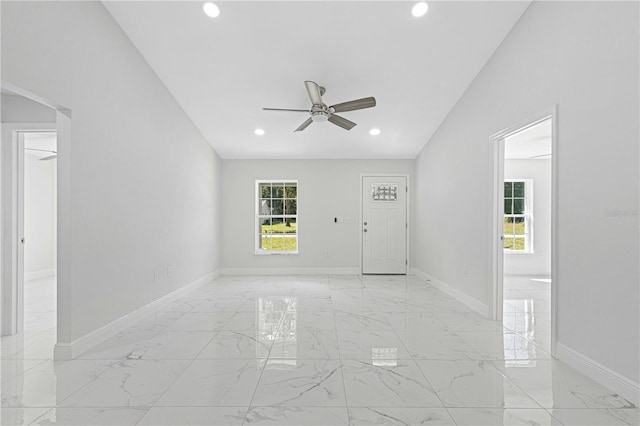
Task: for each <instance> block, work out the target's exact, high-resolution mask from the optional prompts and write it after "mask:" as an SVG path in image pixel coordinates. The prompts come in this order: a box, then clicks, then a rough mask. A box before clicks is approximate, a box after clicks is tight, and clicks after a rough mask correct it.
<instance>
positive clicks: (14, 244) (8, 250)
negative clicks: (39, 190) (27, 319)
mask: <svg viewBox="0 0 640 426" xmlns="http://www.w3.org/2000/svg"><path fill="white" fill-rule="evenodd" d="M45 131H47V132H55V131H56V124H55V123H3V124H2V140H3V143H2V148H1V151H0V157H1V158H2V164H1V166H0V169H1V170H2V211H3V213H4V214H5V216H4V217H3V218H2V231H1V233H2V247H1V248H0V252H1V253H2V254H1V257H2V262H1V263H2V283H3V285H2V335H3V336H4V335H9V334H15V333H19V332H21V331H22V330H23V316H24V315H23V314H24V313H23V307H24V298H23V293H24V292H23V290H24V244H23V243H22V239H23V238H24V133H29V132H45Z"/></svg>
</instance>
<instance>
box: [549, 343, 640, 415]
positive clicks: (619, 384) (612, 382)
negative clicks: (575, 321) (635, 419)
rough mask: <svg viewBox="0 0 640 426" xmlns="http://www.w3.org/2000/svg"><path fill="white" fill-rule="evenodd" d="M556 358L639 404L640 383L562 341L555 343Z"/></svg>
mask: <svg viewBox="0 0 640 426" xmlns="http://www.w3.org/2000/svg"><path fill="white" fill-rule="evenodd" d="M556 358H558V359H559V360H560V361H563V362H564V363H565V364H568V365H569V366H571V367H573V368H575V369H576V370H578V371H579V372H581V373H582V374H584V375H585V376H587V377H590V378H591V379H593V380H595V381H596V382H598V383H600V384H601V385H603V386H605V387H607V388H609V389H611V390H612V391H613V392H615V393H617V394H618V395H620V396H621V397H623V398H625V399H626V400H628V401H631V402H633V403H634V404H635V405H636V406H638V405H640V384H638V383H637V382H634V381H633V380H630V379H628V378H626V377H624V376H622V375H621V374H619V373H616V372H615V371H613V370H611V369H610V368H607V367H605V366H604V365H602V364H600V363H598V362H596V361H594V360H592V359H591V358H589V357H587V356H585V355H583V354H581V353H580V352H578V351H574V350H573V349H571V348H569V347H568V346H565V345H563V344H562V343H557V344H556Z"/></svg>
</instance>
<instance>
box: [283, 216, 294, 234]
mask: <svg viewBox="0 0 640 426" xmlns="http://www.w3.org/2000/svg"><path fill="white" fill-rule="evenodd" d="M296 225H297V224H296V218H294V217H286V218H285V219H284V227H283V228H282V230H283V232H284V233H285V234H295V233H296V232H297V226H296Z"/></svg>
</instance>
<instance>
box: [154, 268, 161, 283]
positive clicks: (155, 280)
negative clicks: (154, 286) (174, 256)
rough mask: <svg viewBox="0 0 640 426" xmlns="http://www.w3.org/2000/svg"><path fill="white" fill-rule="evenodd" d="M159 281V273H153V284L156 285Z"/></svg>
mask: <svg viewBox="0 0 640 426" xmlns="http://www.w3.org/2000/svg"><path fill="white" fill-rule="evenodd" d="M158 281H160V273H159V272H158V271H153V282H154V283H157V282H158Z"/></svg>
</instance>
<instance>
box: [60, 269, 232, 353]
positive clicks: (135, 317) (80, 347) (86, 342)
mask: <svg viewBox="0 0 640 426" xmlns="http://www.w3.org/2000/svg"><path fill="white" fill-rule="evenodd" d="M219 275H220V274H219V273H218V271H215V272H211V273H209V274H207V275H205V276H203V277H201V278H198V279H197V280H195V281H193V282H192V283H190V284H187V285H185V286H184V287H181V288H179V289H178V290H175V291H174V292H172V293H169V294H167V295H166V296H163V297H161V298H160V299H158V300H155V301H153V302H151V303H149V304H148V305H146V306H143V307H142V308H140V309H138V310H135V311H133V312H131V313H129V314H127V315H125V316H122V317H120V318H118V319H117V320H115V321H113V322H110V323H109V324H107V325H105V326H103V327H100V328H99V329H97V330H94V331H92V332H90V333H88V334H86V335H84V336H82V337H81V338H79V339H76V340H74V341H73V342H71V343H56V346H55V349H54V358H55V359H73V358H76V357H77V356H78V355H80V354H81V353H83V352H86V351H87V350H89V349H91V348H92V347H94V346H96V345H97V344H99V343H101V342H103V341H105V340H106V339H108V338H109V337H111V336H114V335H116V334H118V333H120V332H121V331H123V330H124V329H126V328H128V327H131V326H132V325H134V324H135V323H137V322H138V321H140V320H141V319H143V318H145V317H146V316H148V315H150V314H152V313H154V312H157V311H158V310H159V309H160V308H162V307H164V306H166V305H168V304H170V303H173V302H174V301H176V300H178V299H180V298H181V297H183V296H184V295H186V294H187V293H189V292H191V291H193V290H195V289H197V288H198V287H200V286H202V285H204V284H206V283H208V282H210V281H211V280H214V279H216V278H217V277H218V276H219Z"/></svg>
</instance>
